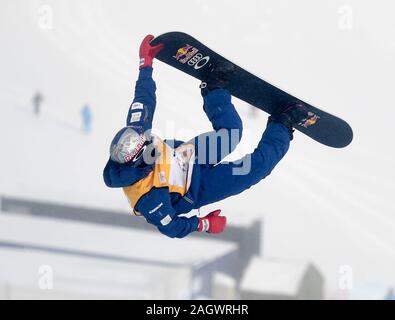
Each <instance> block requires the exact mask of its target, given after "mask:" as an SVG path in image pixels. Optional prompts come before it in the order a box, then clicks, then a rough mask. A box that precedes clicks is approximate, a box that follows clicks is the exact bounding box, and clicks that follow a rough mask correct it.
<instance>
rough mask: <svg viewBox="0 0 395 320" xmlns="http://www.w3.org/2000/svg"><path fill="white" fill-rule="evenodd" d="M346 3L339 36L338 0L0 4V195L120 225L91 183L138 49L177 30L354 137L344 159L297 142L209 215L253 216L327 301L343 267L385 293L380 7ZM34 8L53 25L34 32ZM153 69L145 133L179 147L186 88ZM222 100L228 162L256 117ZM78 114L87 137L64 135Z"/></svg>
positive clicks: (387, 157) (389, 181) (394, 156)
mask: <svg viewBox="0 0 395 320" xmlns="http://www.w3.org/2000/svg"><path fill="white" fill-rule="evenodd" d="M348 3H349V4H350V6H351V8H352V9H353V17H354V26H353V28H352V29H350V30H342V29H341V28H339V26H338V22H339V8H341V6H342V5H343V1H331V2H325V3H324V2H317V1H312V0H310V1H307V0H303V1H298V2H295V1H290V0H288V1H286V0H284V1H274V0H270V1H258V0H257V1H252V0H251V1H245V2H243V4H241V2H238V1H233V2H229V1H224V0H221V1H218V0H217V1H208V0H207V1H206V0H195V1H189V2H187V3H180V2H178V1H177V2H176V1H145V2H144V3H139V2H135V1H126V0H124V1H122V0H115V1H111V2H109V1H104V0H95V1H93V0H91V1H88V0H84V1H76V0H73V1H65V0H62V1H59V0H58V1H54V0H52V1H45V2H44V1H38V0H37V1H35V0H34V1H33V0H31V1H12V0H5V1H2V3H1V10H0V34H1V39H2V41H1V56H0V70H1V73H0V104H1V107H0V110H1V111H0V112H1V113H0V114H1V117H0V119H1V126H0V145H1V147H2V150H3V151H2V159H1V166H0V170H1V171H0V174H1V180H0V192H1V193H6V194H10V195H21V196H24V197H31V198H39V199H44V200H54V201H62V202H67V203H73V204H77V205H89V206H98V207H107V208H117V209H123V210H125V211H127V210H128V208H127V204H126V201H125V199H124V198H123V196H122V193H121V192H119V191H118V190H108V189H106V188H105V187H104V185H103V182H102V178H101V171H102V168H103V166H104V163H105V161H106V158H107V156H108V155H107V153H108V143H109V141H110V139H111V137H112V135H113V133H114V132H115V131H117V129H118V128H119V127H120V126H122V125H123V123H124V121H125V116H126V112H127V107H128V105H129V103H130V100H131V98H132V95H133V85H134V81H135V78H136V76H137V60H138V59H137V48H138V45H139V43H140V41H141V39H142V37H143V36H144V35H145V34H147V33H153V34H161V33H164V32H167V31H173V30H180V31H184V32H187V33H190V34H192V35H194V36H195V37H197V38H199V39H201V40H202V41H203V42H205V43H207V45H209V46H211V47H212V48H213V49H214V50H218V51H220V52H221V53H223V54H224V55H225V56H226V57H228V58H229V59H231V60H233V61H235V62H237V63H239V64H240V65H242V66H244V67H246V68H247V69H248V70H250V71H252V72H253V73H255V74H257V75H259V76H261V77H263V78H265V79H267V80H269V81H270V82H272V83H274V84H276V85H278V86H280V87H281V88H284V89H286V90H288V91H289V92H291V93H294V94H296V95H297V96H300V97H303V98H304V99H306V100H308V101H310V102H311V103H312V104H316V105H318V106H319V107H322V108H323V109H326V110H328V111H330V112H331V113H334V114H337V115H339V116H341V117H343V118H345V119H347V120H349V121H350V123H351V124H352V126H353V128H354V131H355V140H354V142H353V144H352V145H351V146H350V147H349V148H346V149H344V150H334V149H329V148H325V147H323V146H321V145H318V144H316V143H314V142H313V141H311V140H309V139H308V138H306V137H304V136H302V135H301V134H298V135H297V137H296V139H295V141H294V142H293V145H292V148H291V150H290V152H289V154H288V155H287V156H286V158H285V159H284V161H283V162H282V163H281V164H280V165H279V166H278V168H277V169H276V170H275V171H274V172H273V175H272V176H271V177H269V178H268V179H267V180H266V181H265V182H263V183H261V184H259V185H257V186H255V187H254V188H252V189H251V190H250V191H248V192H246V193H243V194H242V195H240V196H238V197H233V198H230V199H227V200H225V201H223V202H222V203H221V204H215V205H213V206H210V208H211V207H212V208H217V207H221V208H223V209H224V211H225V212H226V213H227V214H229V216H230V219H232V215H241V214H243V215H244V214H245V215H249V214H251V215H256V214H261V215H264V218H265V225H266V230H265V231H266V233H265V242H264V252H265V255H268V256H275V257H286V258H296V259H302V260H312V261H313V262H315V263H316V264H317V266H318V267H319V269H320V270H321V271H323V273H324V275H325V277H326V279H327V289H328V292H329V294H330V295H331V296H335V295H337V294H338V291H337V288H338V280H339V273H338V270H339V267H341V266H342V265H350V266H351V267H352V268H353V272H354V285H355V286H357V285H358V284H364V283H370V282H372V283H377V282H378V283H384V284H392V285H395V272H394V271H393V270H395V205H394V203H393V201H392V197H393V193H394V187H393V181H394V178H395V170H394V168H393V163H394V160H395V152H394V150H393V141H394V136H395V134H394V131H393V129H392V122H393V118H394V116H395V111H394V109H393V108H392V104H393V101H394V100H395V99H394V98H395V97H394V95H395V92H394V90H393V83H394V80H395V79H394V78H395V72H394V71H395V61H394V59H393V57H394V54H395V40H394V39H395V24H394V23H393V22H392V16H391V12H393V10H394V9H395V8H394V7H395V5H394V4H393V2H391V1H390V0H383V1H380V2H379V3H378V2H377V3H373V2H371V1H355V0H354V1H348ZM43 5H49V9H51V10H52V13H53V25H52V28H50V29H49V30H47V29H43V28H42V24H41V22H42V20H40V19H41V18H42V11H40V10H42V9H43V7H42V6H43ZM45 8H47V7H44V9H45ZM155 67H156V68H155V79H156V80H157V85H158V92H157V94H158V107H157V113H156V115H155V120H154V127H155V128H156V129H157V131H158V133H160V134H161V135H162V136H164V137H167V138H171V137H174V136H176V137H177V138H181V139H187V138H190V137H191V136H193V135H195V134H198V133H199V132H202V131H206V130H209V128H210V126H209V122H208V121H207V119H206V118H205V116H204V114H203V112H202V109H201V98H200V95H199V91H198V89H197V86H198V83H197V81H196V80H194V79H190V78H188V77H186V76H185V75H183V74H181V73H180V72H177V71H176V70H173V69H171V68H169V67H168V66H165V65H163V64H161V63H159V62H156V64H155ZM38 89H39V90H40V91H42V92H43V93H44V95H45V104H44V115H43V117H41V118H39V119H35V118H34V117H33V116H32V115H31V114H30V111H29V107H28V106H29V105H30V99H31V96H32V95H33V93H34V92H35V90H38ZM234 102H235V104H236V106H237V109H238V110H239V111H240V113H241V116H242V118H243V120H244V123H245V127H246V128H247V131H246V134H245V136H244V138H243V139H244V140H243V142H242V144H241V145H240V146H239V148H238V150H237V154H236V155H235V156H234V157H237V156H240V155H241V154H243V153H245V152H248V151H251V150H252V149H253V146H254V145H255V144H256V143H257V142H258V140H259V137H260V134H261V132H262V130H263V128H264V126H265V123H266V115H265V114H264V113H261V112H260V113H258V115H257V116H256V117H254V118H251V117H249V111H250V110H249V108H248V107H247V106H246V105H245V104H244V103H242V102H240V101H237V100H235V101H234ZM85 103H89V104H90V105H91V106H92V107H93V109H94V130H93V133H92V135H91V136H84V135H82V134H81V133H80V132H79V110H80V107H81V106H82V105H83V104H85ZM246 204H248V205H246ZM207 210H208V209H207Z"/></svg>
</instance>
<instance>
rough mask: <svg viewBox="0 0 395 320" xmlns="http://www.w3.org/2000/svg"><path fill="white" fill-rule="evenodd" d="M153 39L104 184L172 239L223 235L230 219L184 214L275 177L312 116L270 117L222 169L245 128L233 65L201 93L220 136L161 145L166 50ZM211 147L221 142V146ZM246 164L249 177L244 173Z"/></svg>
mask: <svg viewBox="0 0 395 320" xmlns="http://www.w3.org/2000/svg"><path fill="white" fill-rule="evenodd" d="M153 39H154V36H152V35H148V36H147V37H145V38H144V40H143V41H142V44H141V46H140V73H139V77H138V80H137V83H136V88H135V97H134V100H133V103H132V105H131V107H130V109H129V113H128V116H127V121H126V125H127V126H126V127H125V128H123V129H121V130H120V131H119V132H118V133H117V134H116V135H115V137H114V139H113V140H112V142H111V146H110V159H109V160H108V162H107V165H106V167H105V169H104V173H103V176H104V181H105V183H106V185H107V186H108V187H111V188H122V189H123V191H124V193H125V195H126V197H127V198H128V200H129V202H130V204H131V207H132V208H133V211H134V213H135V214H136V215H139V216H143V217H144V218H145V219H146V220H147V222H148V223H150V224H153V225H154V226H156V227H157V228H158V230H159V231H160V232H161V233H163V234H164V235H166V236H168V237H171V238H183V237H185V236H187V235H188V234H190V233H192V232H195V231H198V232H208V233H214V234H216V233H221V232H223V231H224V229H225V226H226V217H225V216H221V215H220V214H221V211H220V210H217V211H214V212H212V213H209V214H208V215H206V216H204V217H197V216H193V217H185V216H180V215H181V214H185V213H188V212H190V211H191V210H193V209H199V208H200V207H202V206H205V205H207V204H210V203H214V202H217V201H220V200H223V199H225V198H228V197H231V196H234V195H237V194H239V193H241V192H243V191H244V190H246V189H248V188H250V187H251V186H253V185H255V184H257V183H258V182H259V181H261V180H262V179H264V178H265V177H266V176H268V175H269V174H270V173H271V171H272V170H273V169H274V167H275V166H276V164H277V163H278V162H279V161H280V160H281V159H282V158H283V157H284V155H285V154H286V153H287V151H288V148H289V144H290V141H291V140H292V139H293V132H294V129H293V126H294V125H296V124H298V123H300V122H301V121H303V120H305V119H306V117H307V116H308V115H307V111H306V109H305V107H304V106H303V105H302V104H300V103H295V104H293V105H289V106H284V108H283V109H282V110H281V112H278V113H276V114H274V115H272V116H270V117H269V121H268V124H267V128H266V130H265V132H264V133H263V136H262V138H261V140H260V142H259V144H258V146H257V148H256V149H255V151H254V152H253V153H252V154H249V155H246V156H245V157H244V158H243V159H241V160H240V161H237V162H229V163H223V162H221V161H222V159H223V158H224V157H225V156H226V155H227V154H229V153H230V152H232V151H233V150H234V148H235V147H236V145H237V143H238V141H239V140H240V138H241V136H242V130H243V126H242V121H241V119H240V117H239V115H238V114H237V112H236V109H235V107H234V106H233V104H232V102H231V95H230V93H229V91H228V90H227V89H226V87H227V85H228V83H229V80H228V79H229V74H230V73H231V72H233V70H232V68H231V66H229V65H226V64H221V65H217V66H215V65H213V66H212V67H211V68H210V71H209V72H208V73H207V75H206V76H205V79H204V81H203V82H202V84H201V85H200V88H201V93H202V96H203V100H204V105H203V110H204V112H205V113H206V115H207V117H208V119H209V120H210V122H211V124H212V126H213V129H214V130H213V131H212V132H209V133H205V134H202V135H200V136H198V137H196V138H194V139H192V140H191V141H189V142H182V141H177V140H172V141H162V140H161V139H160V138H159V137H157V136H154V135H152V134H151V128H152V120H153V116H154V112H155V107H156V96H155V91H156V85H155V82H154V80H153V79H152V72H153V68H152V64H153V59H154V58H155V56H156V55H157V54H158V53H159V51H160V50H161V49H162V48H163V45H161V44H159V45H156V46H152V45H151V44H150V43H151V41H152V40H153ZM185 111H186V110H185ZM208 141H209V142H212V141H214V142H215V144H214V147H213V144H212V143H207V142H208ZM218 142H219V143H218ZM224 142H225V143H224ZM247 162H248V163H249V166H246V167H248V170H243V166H244V164H245V163H247Z"/></svg>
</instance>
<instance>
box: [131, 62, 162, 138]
mask: <svg viewBox="0 0 395 320" xmlns="http://www.w3.org/2000/svg"><path fill="white" fill-rule="evenodd" d="M152 71H153V69H152V68H151V67H146V68H144V69H141V70H140V74H139V78H138V80H137V82H136V88H135V94H134V99H133V103H132V105H131V107H130V109H129V114H128V118H127V121H126V125H127V126H136V127H142V128H143V131H147V130H150V129H151V128H152V120H153V118H154V113H155V107H156V95H155V92H156V85H155V82H154V80H153V79H152Z"/></svg>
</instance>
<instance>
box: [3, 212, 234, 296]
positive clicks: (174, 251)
mask: <svg viewBox="0 0 395 320" xmlns="http://www.w3.org/2000/svg"><path fill="white" fill-rule="evenodd" d="M237 257H238V248H237V246H236V245H234V244H230V243H226V242H220V241H210V240H202V239H196V238H195V239H183V240H177V239H169V238H166V237H165V236H163V235H161V234H159V233H158V234H154V233H152V232H146V231H137V230H130V229H122V228H114V227H103V226H92V225H90V224H85V223H76V222H69V221H67V222H66V221H59V220H48V219H40V218H31V217H24V216H0V261H1V265H0V283H3V284H6V285H8V286H10V288H11V291H10V292H11V298H14V297H15V296H18V297H22V298H25V297H26V298H27V297H30V295H31V294H33V297H35V296H37V297H38V298H39V297H41V295H42V292H41V291H38V289H37V288H38V284H37V281H38V280H37V279H38V278H39V276H43V277H44V280H45V279H46V277H45V276H46V275H48V276H49V277H50V278H51V273H52V276H53V281H54V282H53V283H54V285H55V283H57V287H56V288H57V289H59V294H58V293H56V292H55V291H51V290H49V291H50V292H55V293H48V292H46V293H45V294H44V296H48V295H51V294H54V297H55V298H57V297H58V295H60V296H70V297H76V298H78V297H81V298H83V297H91V296H92V297H96V296H97V297H99V298H100V297H103V296H106V297H112V296H114V297H117V298H120V297H123V298H140V299H145V298H147V299H153V298H155V299H156V298H158V299H175V298H178V299H179V298H194V297H196V296H201V295H204V296H209V297H210V296H211V294H212V293H211V289H212V280H211V279H212V274H213V273H214V272H216V271H218V270H226V269H227V268H228V266H231V265H232V264H234V263H235V261H236V259H237ZM47 267H49V268H47ZM40 268H41V269H40ZM44 280H42V281H44ZM44 283H45V281H44ZM3 291H4V290H3Z"/></svg>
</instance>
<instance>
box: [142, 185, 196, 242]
mask: <svg viewBox="0 0 395 320" xmlns="http://www.w3.org/2000/svg"><path fill="white" fill-rule="evenodd" d="M136 210H137V211H138V212H140V213H141V214H142V215H143V216H144V217H145V219H146V220H147V222H148V223H150V224H153V225H154V226H156V227H157V228H158V230H159V231H160V232H161V233H162V234H164V235H166V236H168V237H170V238H184V237H186V236H187V235H189V234H190V233H192V232H194V231H197V229H198V218H197V217H192V218H185V217H179V216H177V214H176V212H175V210H174V208H173V207H172V205H171V202H170V195H169V191H168V189H167V188H160V189H156V188H154V189H152V190H151V191H150V192H148V193H147V194H146V195H144V196H143V197H142V198H141V199H140V200H139V202H138V203H137V206H136Z"/></svg>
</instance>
